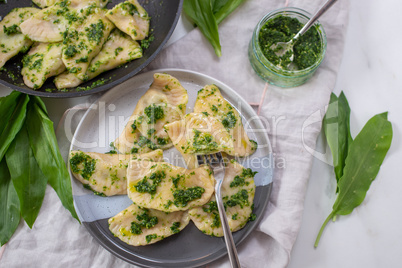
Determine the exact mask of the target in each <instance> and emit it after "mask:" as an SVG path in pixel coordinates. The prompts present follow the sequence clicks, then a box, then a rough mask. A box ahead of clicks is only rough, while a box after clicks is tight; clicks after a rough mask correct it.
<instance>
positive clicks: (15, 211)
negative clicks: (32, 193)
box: [0, 159, 21, 246]
mask: <svg viewBox="0 0 402 268" xmlns="http://www.w3.org/2000/svg"><path fill="white" fill-rule="evenodd" d="M20 218H21V216H20V203H19V200H18V195H17V192H16V191H15V189H14V185H13V182H12V180H11V177H10V173H9V172H8V167H7V164H6V161H5V159H3V161H0V244H1V246H3V245H4V244H5V243H7V242H8V240H10V238H11V237H12V236H13V234H14V232H15V230H16V229H17V227H18V224H19V222H20Z"/></svg>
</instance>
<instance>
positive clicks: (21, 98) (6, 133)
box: [0, 94, 29, 161]
mask: <svg viewBox="0 0 402 268" xmlns="http://www.w3.org/2000/svg"><path fill="white" fill-rule="evenodd" d="M15 96H16V94H10V95H9V96H8V97H9V98H8V97H6V98H5V99H3V100H2V102H1V104H2V105H1V106H3V105H4V107H2V108H1V109H0V110H3V109H4V110H7V107H9V108H10V109H12V110H11V111H7V113H6V114H7V116H6V118H5V119H6V120H7V121H5V122H4V121H3V119H2V121H3V123H2V125H1V127H2V128H3V129H0V131H1V134H0V161H1V160H2V159H3V157H4V155H5V153H6V151H7V149H8V147H9V146H10V144H11V142H12V141H13V140H14V137H15V136H16V135H17V133H18V132H19V131H20V129H21V127H22V125H23V124H24V122H25V117H26V107H27V104H28V101H29V97H28V95H25V94H22V95H18V97H17V98H14V97H15ZM7 98H8V99H7ZM11 101H16V103H17V105H15V106H14V105H13V104H12V103H11Z"/></svg>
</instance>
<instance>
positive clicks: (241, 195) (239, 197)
mask: <svg viewBox="0 0 402 268" xmlns="http://www.w3.org/2000/svg"><path fill="white" fill-rule="evenodd" d="M225 205H226V206H229V207H234V206H237V205H239V206H240V207H241V208H243V207H244V206H249V205H250V204H249V202H248V193H247V190H245V189H243V190H240V191H239V192H237V193H236V194H234V195H232V196H230V199H229V200H228V201H226V203H225Z"/></svg>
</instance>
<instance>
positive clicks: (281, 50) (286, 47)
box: [270, 0, 337, 61]
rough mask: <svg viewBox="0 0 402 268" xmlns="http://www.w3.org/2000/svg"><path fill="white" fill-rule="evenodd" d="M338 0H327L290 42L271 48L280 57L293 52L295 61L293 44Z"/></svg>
mask: <svg viewBox="0 0 402 268" xmlns="http://www.w3.org/2000/svg"><path fill="white" fill-rule="evenodd" d="M336 1H337V0H328V1H327V2H325V4H324V5H323V6H322V7H321V8H320V9H319V10H318V11H317V12H316V13H315V14H314V16H312V17H311V19H310V20H309V21H308V22H307V23H306V24H305V25H304V26H303V28H302V29H301V30H300V31H299V32H298V33H297V34H296V35H295V36H294V37H293V38H292V39H290V41H288V42H278V43H276V44H273V45H272V46H271V47H270V49H272V50H273V51H275V54H276V55H277V56H278V57H282V56H283V55H285V53H287V52H288V51H290V53H292V56H290V57H289V59H290V61H293V58H294V57H293V56H294V53H293V45H294V43H295V42H296V40H297V38H299V37H300V36H301V35H303V34H304V33H305V32H307V31H308V29H310V27H311V26H313V24H314V22H316V20H318V18H319V17H321V15H322V14H324V13H325V11H327V10H328V9H329V8H330V7H331V6H332V5H333V4H334V3H335V2H336Z"/></svg>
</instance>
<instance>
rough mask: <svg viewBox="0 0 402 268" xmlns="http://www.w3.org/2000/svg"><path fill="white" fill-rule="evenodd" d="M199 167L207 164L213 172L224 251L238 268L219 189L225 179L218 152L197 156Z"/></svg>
mask: <svg viewBox="0 0 402 268" xmlns="http://www.w3.org/2000/svg"><path fill="white" fill-rule="evenodd" d="M197 161H198V164H199V165H202V164H208V165H209V166H210V167H211V168H212V170H213V172H214V178H215V181H216V183H215V198H216V204H217V206H218V211H219V217H220V219H221V225H222V229H223V236H224V238H225V244H226V249H227V251H228V256H229V261H230V264H231V266H232V268H240V267H241V266H240V262H239V257H238V255H237V250H236V245H235V243H234V241H233V236H232V232H231V231H230V228H229V223H228V220H227V218H226V212H225V207H224V206H223V201H222V194H221V187H222V182H223V178H224V177H225V163H224V159H223V156H222V154H221V153H220V152H218V153H215V154H209V155H197Z"/></svg>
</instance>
